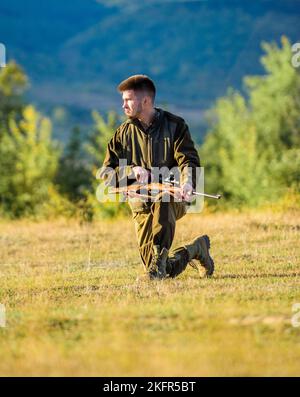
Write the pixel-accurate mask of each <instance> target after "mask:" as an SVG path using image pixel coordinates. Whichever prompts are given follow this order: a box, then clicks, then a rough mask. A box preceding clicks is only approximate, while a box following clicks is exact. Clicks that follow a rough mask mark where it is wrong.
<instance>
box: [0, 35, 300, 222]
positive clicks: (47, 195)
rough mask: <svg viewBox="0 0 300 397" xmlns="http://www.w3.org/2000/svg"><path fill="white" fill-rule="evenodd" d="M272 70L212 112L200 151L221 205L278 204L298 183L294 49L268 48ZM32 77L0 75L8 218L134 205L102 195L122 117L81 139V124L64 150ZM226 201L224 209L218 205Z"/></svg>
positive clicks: (113, 211)
mask: <svg viewBox="0 0 300 397" xmlns="http://www.w3.org/2000/svg"><path fill="white" fill-rule="evenodd" d="M263 48H264V51H265V55H264V56H263V57H262V64H263V66H264V69H265V74H264V75H262V76H252V77H246V78H245V80H244V87H245V88H244V93H243V94H242V93H239V92H235V91H233V90H230V91H229V92H228V94H227V96H226V97H224V98H220V99H219V100H218V101H217V102H216V104H215V106H214V107H213V108H212V109H211V110H210V111H208V123H209V130H208V132H207V134H206V136H205V140H204V143H203V145H202V146H201V147H200V148H199V152H200V157H201V159H202V165H203V166H204V167H205V186H206V190H207V191H211V192H220V193H223V195H224V199H225V200H223V204H221V206H227V207H228V206H229V207H230V206H231V207H232V206H234V207H243V206H247V207H249V206H257V205H260V204H261V203H268V202H274V201H277V200H279V199H281V198H282V197H284V196H285V195H287V194H293V195H297V194H298V193H299V187H300V172H299V171H300V74H299V69H296V68H294V67H293V66H292V64H291V56H292V51H291V45H290V43H289V41H288V40H287V39H286V38H283V39H282V45H281V46H280V47H279V46H277V45H276V44H267V43H265V44H263ZM27 87H28V78H27V76H26V75H25V73H24V72H23V70H22V68H21V67H20V66H19V65H17V64H16V63H14V62H10V63H9V64H8V65H7V66H6V67H5V68H3V69H1V71H0V217H9V218H19V217H28V216H34V217H55V216H68V217H72V216H77V217H80V218H81V219H84V220H87V221H91V220H93V219H94V218H96V217H99V216H100V217H103V216H108V217H113V216H116V215H118V214H120V213H122V214H127V213H129V210H128V207H127V205H126V204H114V203H111V204H109V203H106V204H103V203H102V204H101V203H99V202H98V201H97V199H96V194H95V191H96V187H97V185H98V181H97V180H96V178H95V175H96V171H97V169H98V168H99V167H100V166H101V164H102V162H103V159H104V155H105V150H106V145H107V142H108V140H109V139H110V137H111V136H112V134H113V132H114V131H115V129H116V127H117V126H118V125H119V123H120V122H121V120H119V119H118V117H117V115H116V113H114V112H109V113H108V115H107V118H106V119H104V118H103V117H102V116H101V115H100V114H99V113H98V112H93V113H92V117H93V128H92V129H91V131H90V134H89V136H88V138H87V139H85V140H84V141H83V139H82V137H81V131H80V129H79V128H78V127H74V128H73V130H72V132H71V134H70V138H69V141H68V142H67V144H66V145H65V147H63V145H62V143H61V142H57V141H54V140H53V138H52V123H51V120H50V119H49V118H47V117H45V116H44V115H42V114H40V113H39V112H38V111H37V109H36V108H35V107H34V106H33V105H30V104H28V103H26V102H25V101H24V93H25V91H26V89H27ZM218 205H220V204H219V203H218Z"/></svg>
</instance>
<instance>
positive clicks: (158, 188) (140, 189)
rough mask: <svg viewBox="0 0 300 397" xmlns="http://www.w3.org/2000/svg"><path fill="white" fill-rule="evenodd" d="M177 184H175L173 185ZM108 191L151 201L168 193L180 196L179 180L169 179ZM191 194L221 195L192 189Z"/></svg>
mask: <svg viewBox="0 0 300 397" xmlns="http://www.w3.org/2000/svg"><path fill="white" fill-rule="evenodd" d="M175 185H177V186H175ZM109 193H112V194H118V193H123V194H125V195H126V196H128V197H131V198H133V197H136V198H142V199H151V200H153V201H158V200H159V199H160V198H161V197H162V196H163V195H164V194H170V195H171V196H173V197H175V198H176V197H179V195H180V196H181V188H180V184H179V182H176V181H171V180H169V179H165V181H164V183H155V182H152V183H146V184H141V183H139V184H136V183H134V184H133V185H129V186H124V187H118V188H111V189H110V190H109ZM192 195H193V196H203V197H208V198H213V199H216V200H219V199H220V198H221V197H222V196H221V195H220V194H207V193H200V192H196V191H192Z"/></svg>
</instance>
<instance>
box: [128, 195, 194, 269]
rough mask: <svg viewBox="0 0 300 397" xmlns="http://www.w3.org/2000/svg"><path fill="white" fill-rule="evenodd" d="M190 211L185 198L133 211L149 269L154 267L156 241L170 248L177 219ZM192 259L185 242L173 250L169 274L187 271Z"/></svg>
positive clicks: (140, 243)
mask: <svg viewBox="0 0 300 397" xmlns="http://www.w3.org/2000/svg"><path fill="white" fill-rule="evenodd" d="M186 212H187V205H186V203H185V202H174V201H171V202H163V201H158V202H153V203H151V206H150V207H149V209H148V210H147V211H142V212H133V219H134V222H135V230H136V235H137V240H138V246H139V252H140V256H141V259H142V261H143V264H144V267H145V270H146V271H147V270H148V269H149V268H150V264H151V260H152V254H153V245H159V246H160V248H161V249H162V248H166V249H168V250H170V248H171V245H172V242H173V239H174V235H175V226H176V221H177V220H178V219H180V218H182V217H183V216H184V215H185V214H186ZM188 262H189V258H188V252H187V250H186V249H185V247H184V246H181V247H178V248H176V249H174V250H172V251H171V252H170V253H169V257H168V267H167V270H168V269H169V272H168V273H169V276H170V277H176V276H177V275H178V274H180V273H181V272H183V271H184V270H185V268H186V266H187V264H188Z"/></svg>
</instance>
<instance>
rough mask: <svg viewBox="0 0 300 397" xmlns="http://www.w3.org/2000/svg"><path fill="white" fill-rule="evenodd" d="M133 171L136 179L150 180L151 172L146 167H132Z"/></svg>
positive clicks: (143, 181) (145, 181) (141, 181)
mask: <svg viewBox="0 0 300 397" xmlns="http://www.w3.org/2000/svg"><path fill="white" fill-rule="evenodd" d="M132 171H133V173H134V176H135V179H136V180H137V181H138V182H139V183H147V182H148V179H149V176H150V172H149V171H147V170H146V169H145V168H143V167H140V166H136V167H133V168H132Z"/></svg>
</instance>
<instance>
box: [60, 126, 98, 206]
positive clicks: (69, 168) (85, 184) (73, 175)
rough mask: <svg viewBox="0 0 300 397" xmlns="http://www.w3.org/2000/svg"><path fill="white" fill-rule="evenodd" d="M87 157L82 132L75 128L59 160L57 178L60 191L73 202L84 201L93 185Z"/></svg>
mask: <svg viewBox="0 0 300 397" xmlns="http://www.w3.org/2000/svg"><path fill="white" fill-rule="evenodd" d="M86 157H87V156H86V153H84V150H83V148H82V139H81V131H80V129H79V127H74V128H73V129H72V131H71V136H70V139H69V142H68V144H67V146H66V148H65V151H64V153H63V155H62V157H61V158H60V160H59V167H58V172H57V176H56V182H57V184H58V187H59V191H60V192H61V193H62V194H65V195H66V196H67V197H68V198H69V199H70V200H72V201H78V200H80V199H82V198H83V197H84V191H85V190H87V189H88V188H89V186H90V185H91V179H92V175H91V172H90V170H89V168H88V163H87V159H86Z"/></svg>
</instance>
